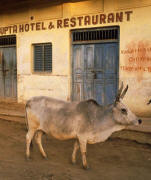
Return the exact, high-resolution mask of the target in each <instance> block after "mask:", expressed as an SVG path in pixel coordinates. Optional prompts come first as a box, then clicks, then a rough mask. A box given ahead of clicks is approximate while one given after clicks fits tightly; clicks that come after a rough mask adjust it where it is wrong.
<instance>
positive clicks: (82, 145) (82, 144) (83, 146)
mask: <svg viewBox="0 0 151 180" xmlns="http://www.w3.org/2000/svg"><path fill="white" fill-rule="evenodd" d="M79 144H80V150H81V156H82V163H83V168H84V169H88V168H89V167H88V164H87V159H86V145H87V142H86V141H85V140H80V139H79Z"/></svg>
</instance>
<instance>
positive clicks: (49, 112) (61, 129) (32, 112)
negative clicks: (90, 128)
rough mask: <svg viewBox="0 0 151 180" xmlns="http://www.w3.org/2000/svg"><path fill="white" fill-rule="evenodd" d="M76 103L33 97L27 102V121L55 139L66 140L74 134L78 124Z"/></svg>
mask: <svg viewBox="0 0 151 180" xmlns="http://www.w3.org/2000/svg"><path fill="white" fill-rule="evenodd" d="M76 105H77V103H76V102H75V103H71V102H65V101H61V100H57V99H53V98H50V97H45V96H38V97H33V98H31V99H30V100H28V101H27V104H26V108H27V114H28V119H29V121H32V122H31V123H30V122H29V123H30V124H32V123H33V122H34V124H35V123H36V124H37V125H38V126H39V127H38V128H39V129H42V130H43V131H44V132H46V133H49V132H50V133H51V134H52V135H53V136H55V137H56V138H60V139H61V138H62V139H65V138H66V136H67V139H68V138H69V136H74V135H75V134H76V129H77V128H76V127H77V123H78V118H77V113H76V110H75V109H76Z"/></svg>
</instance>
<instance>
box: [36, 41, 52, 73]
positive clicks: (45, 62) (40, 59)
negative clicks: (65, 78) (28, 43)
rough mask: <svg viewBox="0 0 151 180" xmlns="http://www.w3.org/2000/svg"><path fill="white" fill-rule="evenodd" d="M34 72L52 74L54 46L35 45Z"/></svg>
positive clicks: (49, 44)
mask: <svg viewBox="0 0 151 180" xmlns="http://www.w3.org/2000/svg"><path fill="white" fill-rule="evenodd" d="M34 71H35V72H52V44H51V43H46V44H35V45H34Z"/></svg>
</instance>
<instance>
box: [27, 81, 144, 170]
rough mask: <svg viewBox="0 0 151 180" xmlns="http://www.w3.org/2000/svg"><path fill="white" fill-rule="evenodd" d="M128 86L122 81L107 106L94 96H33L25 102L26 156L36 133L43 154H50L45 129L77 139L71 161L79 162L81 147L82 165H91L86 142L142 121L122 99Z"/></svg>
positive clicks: (99, 140)
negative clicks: (44, 143)
mask: <svg viewBox="0 0 151 180" xmlns="http://www.w3.org/2000/svg"><path fill="white" fill-rule="evenodd" d="M127 90H128V85H127V87H126V88H125V89H124V90H123V83H122V85H121V88H120V89H119V91H118V94H117V96H116V99H115V102H114V103H113V104H111V105H108V106H105V107H104V106H101V105H99V104H98V103H97V102H96V101H95V100H93V99H89V100H84V101H80V102H66V101H62V100H57V99H53V98H50V97H46V96H35V97H32V98H31V99H29V100H28V101H27V103H26V116H27V124H28V132H27V134H26V157H27V158H30V145H31V142H32V139H33V137H35V140H36V142H37V144H38V146H39V150H40V152H41V154H42V156H43V157H44V158H47V155H46V153H45V151H44V149H43V147H42V142H41V138H42V135H43V133H46V134H51V135H52V136H53V137H55V138H56V139H59V140H67V139H75V143H74V148H73V153H72V163H73V164H75V163H76V153H77V150H78V149H79V148H80V150H81V156H82V164H83V168H84V169H88V164H87V159H86V146H87V143H88V144H95V143H99V142H104V141H105V140H107V138H108V137H109V136H110V135H111V134H112V133H113V132H115V131H120V130H122V129H124V128H126V127H127V126H128V125H139V124H141V122H142V120H141V119H139V118H138V117H137V116H136V115H135V114H134V113H133V112H131V110H130V109H129V108H128V107H127V106H126V105H125V104H124V103H123V101H122V99H123V98H124V96H125V94H126V92H127Z"/></svg>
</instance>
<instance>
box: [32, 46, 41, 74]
mask: <svg viewBox="0 0 151 180" xmlns="http://www.w3.org/2000/svg"><path fill="white" fill-rule="evenodd" d="M34 70H35V71H43V47H42V46H41V45H35V47H34Z"/></svg>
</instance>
